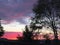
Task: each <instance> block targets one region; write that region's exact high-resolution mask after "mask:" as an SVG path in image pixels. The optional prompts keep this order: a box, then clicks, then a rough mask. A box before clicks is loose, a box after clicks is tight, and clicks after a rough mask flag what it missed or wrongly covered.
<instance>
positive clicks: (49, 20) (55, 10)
mask: <svg viewBox="0 0 60 45" xmlns="http://www.w3.org/2000/svg"><path fill="white" fill-rule="evenodd" d="M33 12H34V14H35V16H34V17H33V18H32V22H31V25H35V24H37V23H39V24H41V25H42V26H45V25H48V26H49V27H51V28H52V29H53V32H54V36H55V39H58V36H57V28H60V27H59V26H57V25H59V24H60V22H59V19H60V0H38V2H37V4H35V5H34V7H33ZM32 29H33V27H32Z"/></svg>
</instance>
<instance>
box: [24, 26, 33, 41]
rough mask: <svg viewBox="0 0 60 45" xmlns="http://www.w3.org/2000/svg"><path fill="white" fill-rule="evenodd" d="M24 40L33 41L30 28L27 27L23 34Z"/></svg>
mask: <svg viewBox="0 0 60 45" xmlns="http://www.w3.org/2000/svg"><path fill="white" fill-rule="evenodd" d="M23 36H24V40H31V37H32V31H29V29H28V26H27V25H26V26H25V31H24V32H23Z"/></svg>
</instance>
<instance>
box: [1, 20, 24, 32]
mask: <svg viewBox="0 0 60 45" xmlns="http://www.w3.org/2000/svg"><path fill="white" fill-rule="evenodd" d="M2 26H3V27H4V30H5V31H6V32H22V31H24V28H25V25H24V24H20V23H19V22H17V21H13V22H12V23H10V24H2Z"/></svg>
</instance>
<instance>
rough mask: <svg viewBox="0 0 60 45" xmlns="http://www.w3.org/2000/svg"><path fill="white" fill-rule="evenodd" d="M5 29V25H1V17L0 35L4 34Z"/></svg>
mask: <svg viewBox="0 0 60 45" xmlns="http://www.w3.org/2000/svg"><path fill="white" fill-rule="evenodd" d="M3 34H4V30H3V27H2V26H1V19H0V37H1V36H3Z"/></svg>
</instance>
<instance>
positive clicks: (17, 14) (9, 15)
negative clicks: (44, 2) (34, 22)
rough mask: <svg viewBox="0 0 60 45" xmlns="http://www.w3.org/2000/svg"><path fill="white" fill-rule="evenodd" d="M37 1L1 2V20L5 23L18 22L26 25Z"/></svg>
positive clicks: (1, 0) (7, 0) (9, 0)
mask: <svg viewBox="0 0 60 45" xmlns="http://www.w3.org/2000/svg"><path fill="white" fill-rule="evenodd" d="M35 2H36V0H0V18H2V20H5V21H8V22H9V21H12V20H17V19H18V21H19V22H22V23H24V20H23V19H24V18H23V17H27V16H28V17H27V18H29V17H30V16H32V15H30V14H31V13H32V7H33V4H34V3H35Z"/></svg>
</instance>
